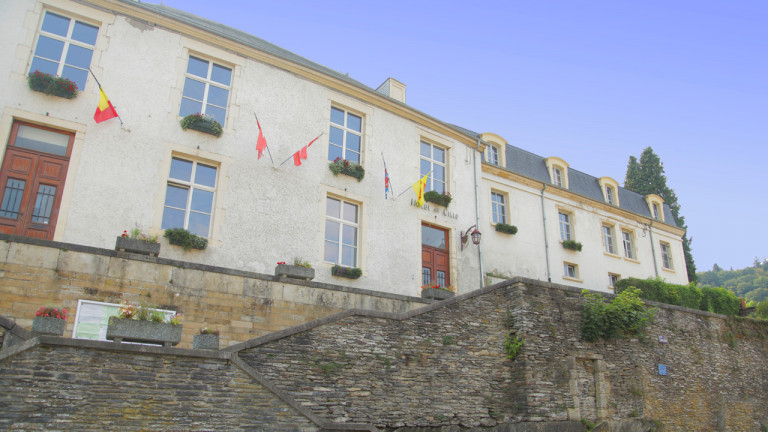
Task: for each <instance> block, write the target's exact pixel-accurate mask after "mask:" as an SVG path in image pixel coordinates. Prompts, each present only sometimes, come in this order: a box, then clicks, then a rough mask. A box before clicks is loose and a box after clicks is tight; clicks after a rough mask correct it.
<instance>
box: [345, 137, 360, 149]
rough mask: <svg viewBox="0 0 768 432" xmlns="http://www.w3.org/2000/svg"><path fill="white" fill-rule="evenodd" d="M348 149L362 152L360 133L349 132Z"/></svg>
mask: <svg viewBox="0 0 768 432" xmlns="http://www.w3.org/2000/svg"><path fill="white" fill-rule="evenodd" d="M347 149H348V150H352V151H354V152H357V153H359V152H360V135H355V134H353V133H352V132H347Z"/></svg>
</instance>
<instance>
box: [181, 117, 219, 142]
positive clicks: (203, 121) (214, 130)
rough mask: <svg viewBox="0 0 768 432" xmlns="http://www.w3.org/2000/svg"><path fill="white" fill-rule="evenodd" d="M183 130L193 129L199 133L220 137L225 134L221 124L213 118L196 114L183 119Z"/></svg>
mask: <svg viewBox="0 0 768 432" xmlns="http://www.w3.org/2000/svg"><path fill="white" fill-rule="evenodd" d="M181 128H182V129H184V130H187V129H192V130H196V131H198V132H203V133H207V134H211V135H213V136H215V137H217V138H218V137H220V136H221V134H222V133H224V128H223V127H222V126H221V123H219V122H217V121H216V119H214V118H213V116H209V115H205V114H200V113H195V114H190V115H188V116H186V117H184V118H183V119H181Z"/></svg>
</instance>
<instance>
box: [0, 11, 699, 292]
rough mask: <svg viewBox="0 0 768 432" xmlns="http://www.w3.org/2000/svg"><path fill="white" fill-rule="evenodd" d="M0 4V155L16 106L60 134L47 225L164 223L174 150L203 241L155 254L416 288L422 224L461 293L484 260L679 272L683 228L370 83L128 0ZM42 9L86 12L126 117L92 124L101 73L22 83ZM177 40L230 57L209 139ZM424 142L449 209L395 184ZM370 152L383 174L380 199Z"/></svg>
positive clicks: (555, 275) (187, 48)
mask: <svg viewBox="0 0 768 432" xmlns="http://www.w3.org/2000/svg"><path fill="white" fill-rule="evenodd" d="M6 6H7V7H6V8H5V9H4V11H3V14H2V26H0V38H1V40H2V41H3V42H2V43H0V54H2V55H3V58H5V59H9V60H10V61H6V62H2V63H0V75H1V76H3V77H6V88H5V91H4V92H3V94H2V95H0V100H2V113H1V117H0V133H2V136H3V137H4V138H3V140H2V146H3V152H2V154H5V150H6V146H7V145H8V144H9V139H10V138H9V137H10V136H11V130H12V126H13V125H14V123H15V122H25V123H28V124H32V125H40V126H45V127H48V128H52V129H57V130H61V131H66V132H71V133H74V143H73V144H72V150H71V155H70V157H69V162H68V164H69V165H68V170H67V175H66V180H65V182H64V185H63V191H62V196H61V203H60V206H59V211H58V215H57V218H56V226H55V231H54V233H53V240H56V241H62V242H68V243H77V244H83V245H88V246H94V247H101V248H112V247H114V242H115V237H116V236H119V235H120V234H121V233H122V232H123V230H130V229H131V228H133V227H134V226H135V225H137V224H138V225H140V226H141V227H143V228H144V229H145V230H147V231H150V232H152V233H155V234H162V232H163V230H162V224H163V213H164V206H165V204H166V191H167V186H168V179H169V170H170V165H171V160H172V158H174V157H176V158H181V159H184V160H187V161H192V162H196V163H201V164H205V165H208V166H212V167H215V168H216V184H215V188H214V192H213V199H212V210H211V222H210V234H209V236H208V239H209V245H208V248H207V249H206V250H204V251H188V252H185V251H184V250H183V249H181V248H178V247H175V246H170V245H168V244H167V243H166V242H165V241H164V240H163V241H162V242H163V246H162V248H161V252H160V256H161V257H166V258H172V259H179V260H185V261H192V262H199V263H205V264H210V265H215V266H221V267H227V268H234V269H242V270H247V271H254V272H261V273H272V271H273V269H274V267H275V265H276V263H277V262H282V261H285V262H289V263H290V262H291V261H293V259H294V258H295V257H300V258H302V259H304V260H307V261H309V262H310V263H311V264H312V266H313V267H314V268H315V269H316V273H317V276H316V278H315V280H316V281H320V282H327V283H336V284H341V285H348V286H352V287H361V288H363V287H364V288H367V289H373V290H380V291H386V292H391V293H396V294H405V295H419V292H420V286H421V271H422V239H421V230H422V225H423V224H425V223H426V224H430V225H433V226H436V227H438V228H442V229H445V230H447V231H448V239H449V244H448V248H447V249H448V257H449V268H450V281H451V285H454V286H456V288H457V289H458V292H459V293H462V292H467V291H470V290H473V289H477V288H478V287H479V286H480V283H481V280H482V274H483V273H484V272H487V271H491V270H494V269H495V270H496V271H497V272H502V273H506V274H509V275H515V276H518V275H519V276H525V277H530V278H535V279H542V280H547V278H550V280H551V281H552V282H562V283H567V284H573V285H577V286H581V285H583V286H584V287H585V288H587V287H589V288H592V289H599V288H603V289H607V274H608V273H609V272H610V273H615V274H618V275H621V276H622V277H627V276H635V277H653V276H655V275H656V273H657V272H658V275H659V276H661V277H663V278H665V279H667V280H669V281H671V282H678V283H686V282H687V278H686V275H685V261H684V258H683V254H682V244H681V236H682V231H681V230H679V229H677V228H673V227H671V226H669V225H668V224H658V225H659V226H660V228H657V227H656V226H654V227H652V228H650V230H649V229H648V228H647V227H646V228H645V229H644V228H643V227H644V226H647V225H649V224H650V223H651V222H652V221H651V220H650V219H648V220H646V219H645V218H643V217H642V216H640V215H635V214H632V213H630V212H626V211H621V210H617V209H613V208H611V207H610V206H606V205H603V204H602V203H594V202H591V201H590V200H589V199H585V198H583V197H578V196H576V195H573V194H569V193H568V192H567V191H562V190H554V191H552V192H550V191H549V190H548V189H545V190H544V193H543V200H542V191H541V190H542V188H543V183H541V182H537V181H535V180H530V179H528V180H525V181H521V180H520V177H519V176H517V175H511V174H510V175H506V174H504V173H501V174H500V173H499V170H494V169H489V165H488V164H485V163H483V155H482V151H483V149H484V145H485V143H484V142H483V140H481V139H478V137H477V136H472V134H468V133H464V132H462V131H459V130H456V129H455V128H452V127H450V126H448V125H446V124H443V123H441V122H439V121H437V120H435V119H433V118H430V117H428V116H426V115H424V114H422V113H419V112H418V111H415V110H412V109H411V108H409V107H408V106H407V105H405V104H402V103H400V102H398V101H396V100H393V99H390V98H388V97H385V96H382V95H380V94H378V93H376V92H375V91H373V90H372V89H365V88H361V86H359V85H356V84H354V83H350V82H347V81H345V80H343V79H340V78H338V77H336V76H332V75H328V74H324V73H323V72H322V70H317V69H313V68H311V67H307V66H306V65H305V64H300V63H296V62H291V61H290V59H286V58H284V57H281V56H279V55H273V54H269V53H267V52H264V51H260V50H258V49H256V48H254V47H253V46H249V45H248V44H244V43H241V42H237V41H233V40H231V39H227V38H226V37H223V36H221V35H216V34H214V33H211V32H206V31H203V30H200V29H199V28H196V27H194V26H193V25H190V24H189V23H188V22H184V20H174V19H173V18H171V17H169V16H165V15H162V14H158V13H156V12H154V11H153V10H149V9H146V8H144V7H140V6H139V5H136V4H133V3H132V2H127V1H118V0H93V1H85V2H72V1H67V0H44V1H35V0H19V1H14V2H11V3H10V4H9V5H6ZM46 11H52V12H54V13H57V14H60V15H62V16H66V17H70V18H72V19H76V20H81V21H83V22H87V23H89V24H91V25H94V26H97V27H98V38H97V40H96V43H95V45H94V49H93V56H92V59H91V62H90V67H91V69H92V70H93V72H94V74H95V75H96V76H97V77H98V79H99V81H100V82H101V85H102V86H103V89H104V91H105V92H106V94H107V95H108V97H109V99H110V100H111V102H112V103H113V104H114V106H115V108H116V110H117V112H118V113H119V115H120V117H121V118H122V121H123V122H124V124H123V125H121V124H120V122H119V121H118V120H117V119H112V120H108V121H106V122H103V123H99V124H97V123H95V122H94V120H93V113H94V110H95V108H96V105H97V103H98V85H97V84H96V82H95V80H94V79H93V77H91V76H89V78H88V81H87V84H86V86H85V88H83V89H80V90H81V92H80V93H79V95H78V97H77V98H75V99H71V100H67V99H63V98H59V97H55V96H48V95H45V94H42V93H39V92H35V91H31V90H30V89H29V87H28V85H27V79H26V76H27V74H28V73H29V72H30V70H29V69H30V63H31V59H32V55H33V52H34V51H35V46H36V43H37V37H38V34H39V29H40V25H41V20H42V17H43V15H44V13H45V12H46ZM190 55H192V56H195V57H198V58H201V59H203V60H207V61H209V62H213V63H216V64H220V65H223V66H225V67H227V68H230V69H231V71H232V80H231V84H230V87H229V89H230V92H229V99H228V101H227V106H226V122H225V124H224V132H223V135H222V136H221V137H219V138H216V137H213V136H211V135H207V134H204V133H200V132H196V131H192V130H187V131H184V130H182V129H181V128H180V127H179V120H180V119H181V117H180V116H179V115H178V113H179V105H180V103H181V100H182V91H183V88H184V85H185V71H186V69H187V64H188V60H189V58H190ZM400 90H402V97H404V95H405V91H404V89H400ZM398 97H400V96H398ZM332 107H335V108H338V109H341V110H344V111H345V112H349V113H353V114H354V115H356V116H359V117H360V118H362V131H361V137H362V146H361V155H360V157H361V165H362V166H363V167H364V168H365V170H366V174H365V178H364V179H363V180H362V181H360V182H358V181H357V180H356V179H354V178H352V177H349V176H344V175H339V176H333V174H332V173H331V171H330V170H329V169H328V164H329V160H328V146H329V141H328V137H329V126H330V119H331V108H332ZM254 114H256V115H258V118H259V121H260V123H261V126H262V129H263V132H264V135H265V137H266V139H267V142H268V144H269V150H270V152H271V155H272V157H273V159H274V164H273V163H272V162H271V161H270V159H269V157H268V156H267V154H265V155H264V157H262V158H261V159H260V160H259V159H257V152H256V150H255V147H256V141H257V137H258V128H257V125H256V121H255V118H254ZM321 134H322V136H321V137H320V139H318V140H317V141H316V142H315V143H314V144H313V145H312V146H311V147H309V149H308V158H307V159H306V160H304V161H303V164H302V165H301V166H299V167H296V166H294V165H293V160H292V159H290V160H288V161H287V162H286V163H285V164H283V165H280V164H281V162H283V161H284V160H286V159H287V158H289V157H290V156H291V155H292V154H293V153H294V152H296V151H297V150H299V149H300V148H301V147H302V146H304V145H306V144H307V143H309V142H310V141H311V140H312V139H314V138H315V137H317V136H318V135H321ZM422 142H425V143H428V144H430V145H433V146H437V147H439V148H441V149H444V150H445V151H446V163H445V167H446V189H447V190H448V191H449V192H450V194H451V195H452V197H453V201H452V202H451V204H450V205H449V206H448V208H447V209H446V208H443V207H441V206H436V205H434V204H430V203H427V205H425V206H424V207H422V208H418V207H416V206H414V205H413V203H412V200H413V199H414V197H415V195H414V193H413V192H412V191H410V190H409V186H410V185H411V184H413V183H414V182H416V181H417V180H418V179H419V178H420V145H421V144H420V143H422ZM382 155H383V157H384V158H386V164H387V168H388V172H389V176H390V179H391V182H392V186H393V188H394V190H393V191H391V192H390V193H389V199H387V200H385V199H384V162H383V158H382ZM502 171H503V170H502ZM0 186H4V185H0ZM407 189H408V190H407ZM555 189H557V188H555ZM406 190H407V191H406ZM492 190H498V191H500V192H503V193H505V194H507V195H508V197H509V203H510V205H509V206H508V217H509V220H510V223H512V224H514V225H516V226H518V228H519V230H520V231H519V232H518V234H516V235H515V236H508V235H505V234H500V233H497V232H495V231H494V230H493V223H492V220H491V217H490V193H491V191H492ZM403 191H406V192H405V193H403V194H402V195H400V193H401V192H403ZM476 193H477V195H476ZM398 195H399V196H398ZM393 196H396V197H395V198H393ZM476 196H477V198H476ZM328 197H332V198H334V199H339V200H342V201H344V202H348V203H351V204H354V205H356V206H357V208H358V211H359V212H358V214H359V219H358V221H357V239H356V242H355V246H356V252H355V256H356V267H359V268H360V269H362V272H363V276H362V277H361V278H360V279H357V280H351V279H343V278H339V277H336V276H333V275H331V272H330V268H331V267H332V266H333V262H330V261H327V260H326V259H325V258H324V248H325V242H326V238H325V237H326V235H325V224H326V219H327V217H326V200H327V199H328ZM542 203H543V208H544V212H543V213H542ZM560 207H564V208H568V209H570V211H572V212H573V215H574V221H575V222H574V224H575V225H574V228H575V232H576V234H575V235H576V239H577V240H579V241H581V242H582V243H583V244H584V250H583V251H582V252H579V253H576V252H571V251H566V250H564V249H563V248H562V247H561V246H560V244H559V237H558V225H557V213H558V210H557V209H558V208H560ZM544 218H546V223H545V222H544ZM601 221H602V222H605V221H608V222H610V223H613V224H615V225H616V228H617V230H620V229H621V228H622V227H624V228H626V229H629V230H632V232H633V233H634V234H635V238H636V242H635V243H636V247H637V258H636V259H634V260H627V259H624V258H622V257H621V256H620V255H619V256H608V255H605V254H603V247H602V240H601V231H600V230H601V228H600V227H601V223H602V222H601ZM476 222H477V223H478V229H479V230H480V231H481V232H482V233H483V237H482V242H481V244H480V246H479V247H478V246H475V245H472V244H471V242H470V244H469V246H468V247H467V248H466V249H464V250H461V249H460V244H459V243H460V240H459V238H460V233H461V232H462V231H465V230H466V229H467V228H469V227H470V226H472V225H474V224H475V223H476ZM646 235H647V236H648V237H646ZM651 235H652V236H653V239H654V241H655V242H656V248H655V253H656V254H657V255H658V254H659V250H658V242H659V241H665V242H667V243H669V244H670V246H671V250H672V252H673V256H672V262H673V263H674V269H673V270H663V271H662V268H661V265H657V266H654V264H653V263H654V260H653V255H652V254H653V253H654V252H653V251H652V250H651V242H650V236H651ZM545 237H546V239H547V240H546V241H545V240H544V239H545ZM546 244H548V247H546ZM618 245H619V246H620V243H618ZM481 256H482V260H483V263H482V265H481ZM657 259H658V258H657ZM563 262H573V263H574V264H577V265H578V266H579V278H578V280H566V279H563V277H562V273H563V269H562V267H563Z"/></svg>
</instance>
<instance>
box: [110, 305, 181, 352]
mask: <svg viewBox="0 0 768 432" xmlns="http://www.w3.org/2000/svg"><path fill="white" fill-rule="evenodd" d="M181 331H182V325H181V314H178V313H177V314H175V315H173V316H172V317H170V318H169V319H168V321H166V319H165V314H164V313H163V312H162V311H159V310H156V309H153V308H151V307H149V306H147V305H141V306H135V305H132V304H127V305H123V306H122V307H120V311H119V313H118V315H117V316H111V317H109V325H108V326H107V339H109V340H113V341H114V342H115V343H122V342H137V343H151V344H162V345H163V346H166V347H169V346H173V345H177V344H178V343H179V342H181Z"/></svg>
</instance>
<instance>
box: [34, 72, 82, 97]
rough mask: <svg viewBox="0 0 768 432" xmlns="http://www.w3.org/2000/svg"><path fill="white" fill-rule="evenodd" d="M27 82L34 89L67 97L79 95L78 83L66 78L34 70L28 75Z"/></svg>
mask: <svg viewBox="0 0 768 432" xmlns="http://www.w3.org/2000/svg"><path fill="white" fill-rule="evenodd" d="M27 84H28V85H29V88H31V89H32V90H34V91H39V92H42V93H45V94H47V95H52V96H59V97H63V98H66V99H72V98H75V97H77V93H78V91H77V84H75V83H74V82H73V81H70V80H68V79H66V78H62V77H57V76H54V75H51V74H47V73H43V72H40V71H34V72H32V73H30V74H29V75H28V76H27Z"/></svg>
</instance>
